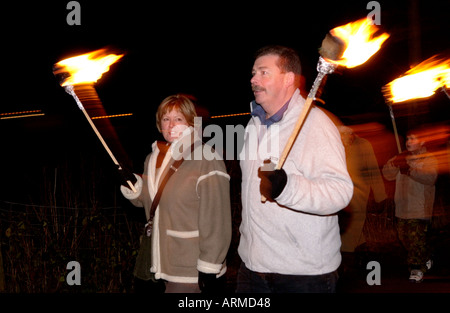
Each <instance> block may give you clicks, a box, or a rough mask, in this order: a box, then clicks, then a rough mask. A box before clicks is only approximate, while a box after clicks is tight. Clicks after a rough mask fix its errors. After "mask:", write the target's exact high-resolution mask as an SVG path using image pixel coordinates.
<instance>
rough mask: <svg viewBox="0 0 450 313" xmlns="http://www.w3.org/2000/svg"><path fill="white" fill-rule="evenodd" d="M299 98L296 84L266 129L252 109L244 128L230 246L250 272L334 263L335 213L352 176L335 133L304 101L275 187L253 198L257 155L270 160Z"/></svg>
mask: <svg viewBox="0 0 450 313" xmlns="http://www.w3.org/2000/svg"><path fill="white" fill-rule="evenodd" d="M304 103H305V99H304V98H303V97H302V96H301V95H300V92H299V90H297V91H296V92H295V93H294V95H293V96H292V98H291V101H290V103H289V106H288V108H287V110H286V111H285V113H284V115H283V118H282V119H281V120H280V121H279V122H276V123H274V124H272V125H271V126H270V127H269V128H266V126H261V121H260V119H259V118H258V117H255V116H253V117H252V118H251V120H250V121H249V123H248V125H247V127H246V131H245V139H244V146H243V149H242V151H241V153H240V155H239V158H240V165H241V170H242V223H241V226H240V233H241V238H240V243H239V248H238V252H239V255H240V257H241V259H242V261H243V262H244V263H245V265H246V266H247V267H248V268H249V269H251V270H253V271H256V272H261V273H279V274H290V275H320V274H325V273H330V272H332V271H334V270H336V269H337V268H338V267H339V265H340V262H341V254H340V245H341V240H340V235H339V225H338V217H337V215H336V213H337V212H338V211H339V210H341V209H342V208H344V207H346V206H347V204H348V203H349V201H350V199H351V198H352V194H353V183H352V181H351V179H350V176H349V174H348V172H347V165H346V161H345V150H344V146H343V144H342V141H341V137H340V134H339V132H338V130H337V128H336V126H335V125H334V123H333V122H332V121H331V120H330V119H329V118H328V117H327V116H326V115H325V114H324V113H323V112H322V111H321V110H320V109H319V108H317V107H314V106H313V107H312V108H311V110H310V112H309V115H308V117H307V119H306V120H305V122H304V124H303V127H302V129H301V131H300V133H299V135H298V137H297V139H296V141H295V144H294V145H293V147H292V149H291V151H290V153H289V155H288V157H287V159H286V162H285V163H284V165H283V169H284V170H285V171H286V173H287V177H288V179H287V184H286V187H285V188H284V190H283V192H282V193H281V194H280V195H279V196H278V197H277V198H276V199H275V200H276V202H269V201H267V202H265V203H263V202H261V194H260V190H259V185H260V179H259V178H258V168H259V167H260V166H261V165H262V163H263V161H264V160H265V159H271V161H272V162H273V163H277V162H278V159H279V158H280V155H281V153H282V151H283V149H284V146H285V144H286V142H287V140H288V138H289V136H290V135H291V133H292V130H293V129H294V125H295V124H296V122H297V120H298V117H299V115H300V112H301V109H302V107H303V106H304Z"/></svg>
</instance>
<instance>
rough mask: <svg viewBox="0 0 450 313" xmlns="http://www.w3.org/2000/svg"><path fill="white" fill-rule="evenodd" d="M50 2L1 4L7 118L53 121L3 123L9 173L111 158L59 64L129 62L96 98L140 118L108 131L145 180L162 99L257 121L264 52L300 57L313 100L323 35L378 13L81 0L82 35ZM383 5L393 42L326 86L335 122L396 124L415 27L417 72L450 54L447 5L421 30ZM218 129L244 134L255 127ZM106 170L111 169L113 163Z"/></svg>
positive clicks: (318, 5) (295, 5)
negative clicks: (385, 92)
mask: <svg viewBox="0 0 450 313" xmlns="http://www.w3.org/2000/svg"><path fill="white" fill-rule="evenodd" d="M42 2H43V1H34V2H32V1H29V2H25V3H23V2H20V3H16V4H9V5H2V21H1V23H2V24H1V25H0V26H1V27H2V39H1V42H2V61H3V64H2V74H3V75H2V76H3V77H4V80H6V83H5V82H2V85H1V86H2V101H1V102H2V105H1V110H0V111H1V112H0V113H3V112H14V111H21V110H37V109H39V110H42V112H43V113H45V116H42V117H36V118H26V119H25V118H24V119H15V120H0V131H1V135H0V136H1V137H0V138H2V158H5V159H4V161H3V163H4V164H5V163H7V164H10V166H8V168H9V169H8V171H9V170H11V169H17V168H22V167H24V166H25V165H24V164H27V163H29V164H30V165H29V166H30V167H31V166H40V165H49V166H54V167H56V166H58V165H57V164H58V162H60V160H61V159H63V158H65V157H66V156H67V155H71V154H73V152H74V151H75V150H76V151H77V153H79V154H81V155H83V154H84V153H86V150H89V149H94V150H95V149H97V150H99V151H101V149H102V148H101V146H100V143H99V142H98V139H97V138H96V137H95V136H94V133H93V132H92V130H91V129H90V127H89V125H88V123H87V121H86V120H85V119H84V116H83V115H82V113H81V112H80V111H79V110H78V109H77V107H76V105H75V102H74V101H73V99H72V98H71V97H70V96H69V95H67V94H66V93H65V92H64V90H63V89H62V88H61V87H60V86H59V85H58V82H57V81H56V79H55V77H54V76H53V74H52V66H53V64H54V63H56V62H58V61H59V60H62V59H64V58H67V57H70V56H74V55H77V54H80V53H85V52H89V51H92V50H96V49H100V48H103V47H111V48H114V49H116V50H117V51H120V52H123V53H125V56H124V57H123V58H122V60H120V62H119V63H117V64H115V65H113V66H112V67H111V70H110V72H108V73H107V74H105V75H104V77H103V78H102V79H101V80H100V81H99V82H98V83H97V85H96V89H97V92H98V94H99V96H100V98H101V100H102V102H103V105H104V108H105V110H106V112H107V113H108V114H119V113H130V112H131V113H133V116H132V117H129V118H116V119H114V120H113V119H111V123H112V125H113V126H114V128H115V131H116V132H117V134H118V137H119V139H120V142H121V145H122V146H123V147H124V150H125V151H126V153H127V155H128V157H129V158H130V159H131V162H132V163H133V164H135V165H134V167H137V168H138V169H139V166H141V163H143V160H144V157H145V155H146V154H147V153H148V152H149V151H150V144H151V142H152V141H153V140H154V139H155V137H156V128H155V126H154V113H155V111H156V108H157V106H158V104H159V103H160V101H161V100H162V99H163V98H165V97H166V96H168V95H170V94H173V93H177V92H184V93H190V94H193V95H195V96H196V97H197V98H198V103H199V105H200V106H202V107H203V108H205V109H206V110H208V111H209V114H210V115H219V114H230V113H239V112H248V110H249V109H248V108H249V102H250V101H251V100H252V94H251V92H250V84H249V79H250V72H251V67H252V64H253V59H252V56H253V53H254V52H255V50H256V49H258V48H259V47H261V46H264V45H267V44H282V45H288V46H291V47H293V48H295V49H296V50H298V52H299V54H300V56H301V60H302V66H303V72H304V76H305V80H306V89H307V90H309V88H310V86H311V84H312V82H313V80H314V78H315V76H316V74H317V72H316V64H317V59H318V57H319V55H318V53H317V49H318V48H319V47H320V45H321V42H322V40H323V38H324V37H325V35H326V33H327V32H328V31H329V30H330V29H332V28H334V27H336V26H340V25H343V24H346V23H348V22H351V21H354V20H357V19H359V18H362V17H365V16H366V15H367V14H368V13H369V12H370V11H369V10H367V9H366V5H367V3H368V2H369V1H345V3H342V2H344V1H312V2H313V3H308V4H304V1H297V2H293V1H286V2H268V3H266V2H260V1H252V2H243V1H240V2H230V1H220V2H219V1H209V2H204V1H202V2H194V1H183V2H181V4H180V3H177V2H171V1H170V2H164V3H157V2H145V3H146V4H142V3H144V2H142V1H141V2H138V1H120V2H117V1H114V2H110V1H81V0H80V1H79V3H80V4H81V25H80V26H69V25H67V23H66V16H67V14H68V13H69V10H67V9H66V4H67V2H68V1H58V2H56V1H54V2H51V3H50V4H49V3H45V4H44V3H42ZM378 2H379V3H380V5H381V28H382V30H384V31H386V32H388V33H390V35H391V37H390V38H389V39H388V41H387V42H386V43H385V45H384V47H383V48H382V49H381V50H380V51H379V52H378V53H377V54H376V55H375V56H374V57H373V58H372V59H371V60H370V61H369V62H367V64H364V65H363V66H360V67H358V68H356V69H352V70H342V71H340V72H339V73H336V74H333V75H331V76H329V77H328V80H327V84H326V88H325V90H324V94H323V99H324V100H325V102H326V104H325V108H326V109H328V110H329V111H331V112H332V113H335V114H336V115H338V116H345V115H354V114H364V113H374V112H375V115H373V116H375V117H374V118H376V119H378V121H386V120H387V122H389V119H388V118H389V116H388V113H387V111H386V105H385V103H384V100H383V97H382V94H381V87H382V86H383V85H385V84H387V83H388V82H390V81H391V80H393V79H395V78H396V77H398V76H400V75H401V74H403V73H404V72H405V71H407V70H408V69H409V65H410V60H411V56H412V49H411V46H410V44H411V42H412V41H411V40H410V34H411V26H412V25H416V26H419V27H420V38H419V40H418V41H416V42H417V43H418V44H419V53H420V55H419V58H420V60H419V61H421V60H425V59H427V58H429V57H431V56H433V55H435V54H438V53H441V52H448V51H449V50H448V49H449V46H448V33H449V29H450V27H449V18H448V12H450V8H449V1H438V0H428V1H422V0H421V1H417V3H418V5H419V10H418V12H417V15H416V18H415V19H414V21H413V22H412V23H411V22H410V21H409V20H408V16H409V14H410V12H411V3H412V1H406V0H402V1H378ZM433 114H434V115H433V116H440V118H442V114H436V113H433ZM380 116H381V120H380ZM221 123H246V119H239V120H231V119H230V120H229V121H228V120H227V121H221ZM387 125H388V124H387ZM388 126H390V125H388ZM66 148H67V149H66ZM91 152H92V151H89V152H88V154H89V153H91ZM99 153H106V152H99ZM5 154H6V155H5ZM104 161H105V162H110V161H109V160H108V159H107V156H105V160H104ZM108 166H109V164H108Z"/></svg>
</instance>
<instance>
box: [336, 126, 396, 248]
mask: <svg viewBox="0 0 450 313" xmlns="http://www.w3.org/2000/svg"><path fill="white" fill-rule="evenodd" d="M338 129H339V132H340V134H341V138H342V142H343V144H344V147H345V156H346V161H347V169H348V172H349V174H350V177H351V178H352V181H353V185H354V191H353V197H352V199H351V201H350V203H349V205H348V206H347V207H346V208H345V209H343V210H342V211H341V212H339V226H340V228H341V241H342V246H341V251H343V252H354V251H355V248H356V247H357V246H359V245H361V244H363V243H364V242H365V241H366V240H365V236H364V233H363V227H364V223H365V220H366V214H367V206H368V203H369V196H370V195H371V193H372V195H373V200H374V201H375V203H376V206H377V207H379V211H381V210H383V209H384V206H385V200H386V198H387V195H386V190H385V186H384V182H383V178H382V175H381V172H380V168H379V165H378V162H377V158H376V156H375V153H374V150H373V147H372V145H371V143H370V142H369V141H368V140H366V139H364V138H361V137H359V136H358V135H356V134H355V132H354V131H353V129H352V128H351V127H348V126H343V125H341V126H338Z"/></svg>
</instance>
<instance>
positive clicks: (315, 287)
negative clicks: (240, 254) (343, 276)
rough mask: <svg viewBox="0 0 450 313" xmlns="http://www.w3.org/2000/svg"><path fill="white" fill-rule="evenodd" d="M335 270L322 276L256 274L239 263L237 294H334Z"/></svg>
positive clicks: (335, 283) (336, 274) (336, 277)
mask: <svg viewBox="0 0 450 313" xmlns="http://www.w3.org/2000/svg"><path fill="white" fill-rule="evenodd" d="M337 280H338V273H337V270H336V271H333V272H331V273H327V274H323V275H283V274H276V273H257V272H253V271H252V270H249V269H248V268H247V267H246V266H245V264H244V262H242V263H241V266H240V268H239V272H238V277H237V288H236V292H237V293H335V292H336V285H337Z"/></svg>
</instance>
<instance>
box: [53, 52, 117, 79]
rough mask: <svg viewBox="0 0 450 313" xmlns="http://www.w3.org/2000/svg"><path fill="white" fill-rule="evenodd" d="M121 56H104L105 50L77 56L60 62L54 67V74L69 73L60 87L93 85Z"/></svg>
mask: <svg viewBox="0 0 450 313" xmlns="http://www.w3.org/2000/svg"><path fill="white" fill-rule="evenodd" d="M121 57H123V54H120V55H116V54H106V50H105V49H100V50H96V51H93V52H90V53H86V54H82V55H78V56H75V57H72V58H68V59H65V60H62V61H60V62H58V63H56V65H57V66H58V67H59V68H58V70H57V71H55V74H59V73H69V74H70V76H69V77H67V78H66V79H65V80H64V81H63V82H62V83H61V86H63V87H64V86H67V85H76V84H83V83H95V82H96V81H97V80H99V79H100V77H102V75H103V73H105V72H107V71H109V66H110V65H112V64H114V63H115V62H117V61H118V60H119V59H120V58H121Z"/></svg>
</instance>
